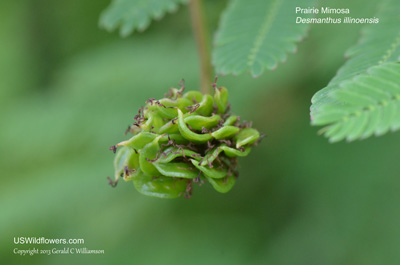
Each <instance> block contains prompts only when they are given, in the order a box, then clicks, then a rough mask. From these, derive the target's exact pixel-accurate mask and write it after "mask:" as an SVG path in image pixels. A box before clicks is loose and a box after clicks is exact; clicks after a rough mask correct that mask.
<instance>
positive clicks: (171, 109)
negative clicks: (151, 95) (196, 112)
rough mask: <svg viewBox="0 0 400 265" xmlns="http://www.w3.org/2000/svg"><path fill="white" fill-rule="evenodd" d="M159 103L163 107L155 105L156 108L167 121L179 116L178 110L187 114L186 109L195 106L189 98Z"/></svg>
mask: <svg viewBox="0 0 400 265" xmlns="http://www.w3.org/2000/svg"><path fill="white" fill-rule="evenodd" d="M159 102H160V104H161V105H156V104H155V105H154V107H155V108H157V109H158V111H159V112H160V116H161V117H162V118H167V119H174V118H176V116H177V115H178V113H177V109H182V111H183V112H185V113H186V112H187V111H188V110H187V109H186V107H189V106H191V105H192V104H193V102H192V101H190V100H189V99H187V98H178V99H176V100H172V99H169V98H164V99H161V100H159Z"/></svg>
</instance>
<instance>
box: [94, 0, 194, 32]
mask: <svg viewBox="0 0 400 265" xmlns="http://www.w3.org/2000/svg"><path fill="white" fill-rule="evenodd" d="M185 2H186V0H113V1H112V2H111V4H110V6H109V7H108V8H107V9H105V10H104V11H103V13H102V14H101V17H100V22H99V24H100V26H101V27H102V28H104V29H106V30H108V31H114V30H116V29H117V28H119V33H120V35H121V36H122V37H127V36H128V35H130V34H131V33H132V32H133V31H135V30H138V31H144V30H145V29H146V28H147V27H148V26H149V24H150V22H151V20H152V19H161V18H162V17H163V16H164V15H165V13H167V12H174V11H176V10H177V9H178V6H179V4H181V3H185Z"/></svg>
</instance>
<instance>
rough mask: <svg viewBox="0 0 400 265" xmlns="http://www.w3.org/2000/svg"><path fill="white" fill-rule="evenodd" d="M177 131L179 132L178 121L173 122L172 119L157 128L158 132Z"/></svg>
mask: <svg viewBox="0 0 400 265" xmlns="http://www.w3.org/2000/svg"><path fill="white" fill-rule="evenodd" d="M177 132H179V128H178V123H176V122H173V121H169V122H167V123H166V124H164V125H163V126H162V127H161V128H160V129H159V130H158V133H161V134H164V133H177Z"/></svg>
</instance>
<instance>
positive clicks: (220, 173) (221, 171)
mask: <svg viewBox="0 0 400 265" xmlns="http://www.w3.org/2000/svg"><path fill="white" fill-rule="evenodd" d="M190 161H191V162H192V164H193V165H194V166H195V167H196V168H197V169H198V170H200V171H201V172H203V173H204V175H205V176H206V177H209V178H215V179H222V178H224V177H226V175H227V174H228V169H227V168H224V167H222V168H210V167H208V166H201V165H199V164H200V163H199V162H198V161H196V160H193V159H191V160H190Z"/></svg>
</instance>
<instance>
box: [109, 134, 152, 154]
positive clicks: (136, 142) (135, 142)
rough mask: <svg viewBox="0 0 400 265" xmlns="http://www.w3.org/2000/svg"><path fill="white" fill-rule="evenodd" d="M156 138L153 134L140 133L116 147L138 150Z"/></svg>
mask: <svg viewBox="0 0 400 265" xmlns="http://www.w3.org/2000/svg"><path fill="white" fill-rule="evenodd" d="M156 137H157V135H156V134H154V133H149V132H140V133H138V134H136V135H135V136H133V137H132V138H131V139H129V140H126V141H123V142H120V143H118V144H117V145H116V146H117V147H119V146H128V147H132V148H133V149H136V150H140V149H142V148H143V147H144V146H145V145H146V144H148V143H150V142H152V141H153V140H154V139H155V138H156Z"/></svg>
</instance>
